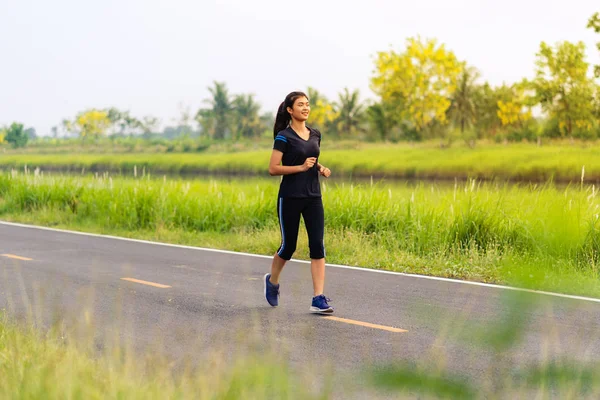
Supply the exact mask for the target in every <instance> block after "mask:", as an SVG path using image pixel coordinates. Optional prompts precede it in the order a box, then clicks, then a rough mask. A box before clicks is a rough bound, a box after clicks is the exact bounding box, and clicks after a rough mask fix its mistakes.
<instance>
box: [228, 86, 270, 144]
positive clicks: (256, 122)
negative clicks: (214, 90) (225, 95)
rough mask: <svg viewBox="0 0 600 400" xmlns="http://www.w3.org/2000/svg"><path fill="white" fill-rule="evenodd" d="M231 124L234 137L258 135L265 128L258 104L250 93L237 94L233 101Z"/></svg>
mask: <svg viewBox="0 0 600 400" xmlns="http://www.w3.org/2000/svg"><path fill="white" fill-rule="evenodd" d="M232 105H233V126H234V129H235V132H234V134H235V137H236V139H239V138H240V137H245V138H250V137H258V136H260V134H261V133H262V132H263V131H264V130H265V129H266V126H265V125H264V124H263V122H262V121H261V118H260V104H259V103H257V102H256V100H255V99H254V95H252V94H238V95H236V96H235V97H234V99H233V102H232Z"/></svg>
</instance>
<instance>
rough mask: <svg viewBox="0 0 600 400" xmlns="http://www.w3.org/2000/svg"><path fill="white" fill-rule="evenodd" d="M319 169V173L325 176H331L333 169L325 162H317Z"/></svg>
mask: <svg viewBox="0 0 600 400" xmlns="http://www.w3.org/2000/svg"><path fill="white" fill-rule="evenodd" d="M317 169H318V170H319V173H320V174H321V175H323V176H324V177H325V178H329V175H331V170H330V169H329V168H327V167H326V166H324V165H323V164H320V163H317Z"/></svg>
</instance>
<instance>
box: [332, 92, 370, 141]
mask: <svg viewBox="0 0 600 400" xmlns="http://www.w3.org/2000/svg"><path fill="white" fill-rule="evenodd" d="M334 110H335V113H336V114H337V120H336V125H337V131H338V133H339V135H340V136H344V137H354V136H356V134H357V133H358V132H359V130H360V125H361V123H362V121H363V116H364V109H363V105H362V104H361V102H360V92H359V91H358V90H354V91H353V92H350V91H349V90H348V88H344V91H343V92H342V93H340V94H339V100H338V102H337V103H335V104H334Z"/></svg>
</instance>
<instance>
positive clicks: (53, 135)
mask: <svg viewBox="0 0 600 400" xmlns="http://www.w3.org/2000/svg"><path fill="white" fill-rule="evenodd" d="M51 131H52V137H53V138H55V139H56V138H57V137H58V126H53V127H52V129H51Z"/></svg>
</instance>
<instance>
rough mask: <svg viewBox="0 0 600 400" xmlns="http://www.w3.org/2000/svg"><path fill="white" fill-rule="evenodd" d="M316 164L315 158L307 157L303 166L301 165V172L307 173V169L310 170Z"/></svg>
mask: <svg viewBox="0 0 600 400" xmlns="http://www.w3.org/2000/svg"><path fill="white" fill-rule="evenodd" d="M316 162H317V158H316V157H308V158H307V159H306V160H305V161H304V164H302V171H308V170H309V169H311V168H312V167H313V166H314V165H315V163H316Z"/></svg>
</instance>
